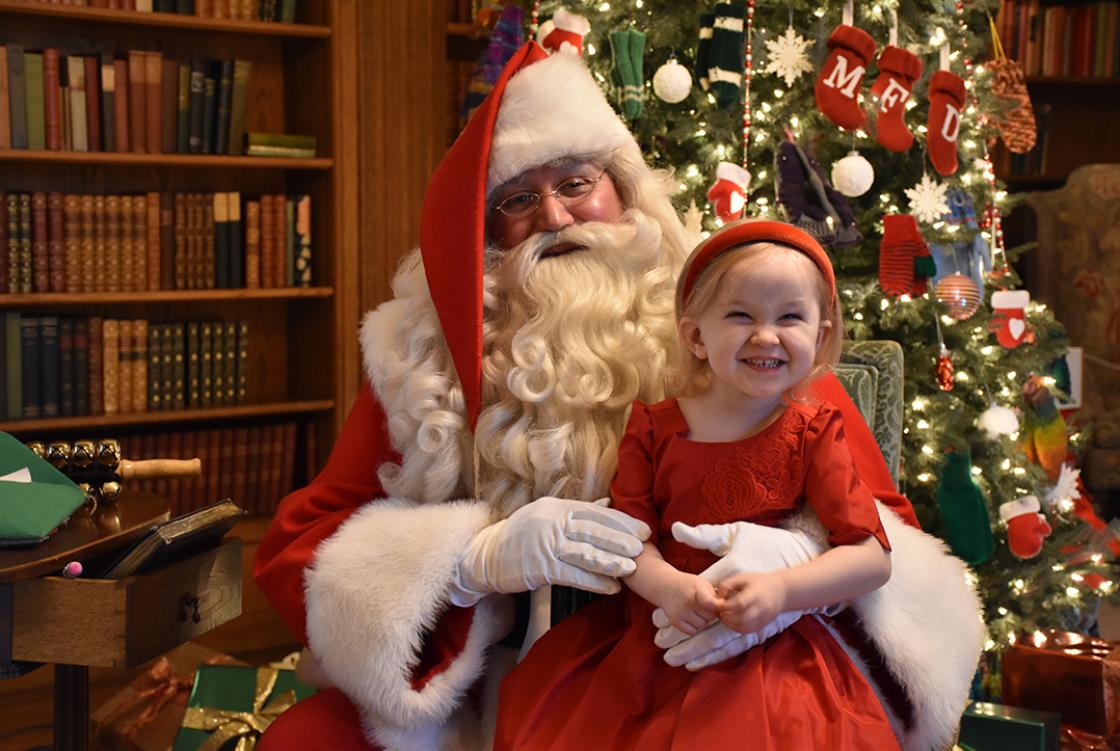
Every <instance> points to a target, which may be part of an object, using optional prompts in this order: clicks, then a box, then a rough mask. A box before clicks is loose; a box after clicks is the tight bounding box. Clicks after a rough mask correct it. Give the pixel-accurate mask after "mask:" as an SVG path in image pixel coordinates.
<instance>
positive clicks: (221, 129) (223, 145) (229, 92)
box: [214, 60, 233, 154]
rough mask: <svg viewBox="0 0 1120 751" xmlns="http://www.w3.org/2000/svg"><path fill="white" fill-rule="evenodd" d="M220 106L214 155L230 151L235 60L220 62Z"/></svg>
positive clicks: (215, 128)
mask: <svg viewBox="0 0 1120 751" xmlns="http://www.w3.org/2000/svg"><path fill="white" fill-rule="evenodd" d="M217 98H218V105H217V109H218V112H217V115H216V120H215V123H214V153H215V154H225V153H227V152H228V150H229V122H230V109H231V106H232V100H233V60H220V61H218V92H217Z"/></svg>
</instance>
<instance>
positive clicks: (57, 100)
mask: <svg viewBox="0 0 1120 751" xmlns="http://www.w3.org/2000/svg"><path fill="white" fill-rule="evenodd" d="M59 60H60V58H59V55H58V50H57V49H54V48H53V47H48V48H47V49H45V50H43V116H44V118H45V119H46V128H47V148H48V149H50V150H51V151H58V150H60V149H61V148H62V86H61V84H60V83H59V80H60V79H59V68H58V66H59ZM0 147H2V144H0Z"/></svg>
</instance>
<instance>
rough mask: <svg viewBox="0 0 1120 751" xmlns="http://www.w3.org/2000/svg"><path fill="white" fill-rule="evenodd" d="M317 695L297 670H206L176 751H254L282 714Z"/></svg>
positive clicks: (199, 679) (201, 670)
mask: <svg viewBox="0 0 1120 751" xmlns="http://www.w3.org/2000/svg"><path fill="white" fill-rule="evenodd" d="M313 693H315V689H314V688H312V687H311V686H308V685H307V684H306V683H302V682H301V681H299V680H298V679H297V678H296V675H295V671H293V670H278V669H276V668H273V667H263V668H253V667H240V666H236V665H201V666H199V668H198V673H197V675H196V676H195V679H194V688H193V689H192V690H191V695H190V698H188V699H187V712H186V714H185V715H184V716H183V725H182V727H180V728H179V734H178V735H177V736H176V737H175V745H174V746H173V747H172V751H219V750H221V751H233V750H234V749H236V751H252V749H253V748H254V747H255V745H256V742H257V739H258V738H260V735H261V733H263V732H264V731H265V729H266V728H267V727H268V726H269V725H270V724H271V723H272V721H273V720H275V719H276V718H277V717H279V716H280V713H281V712H283V711H284V710H285V709H287V708H288V707H290V706H292V705H293V704H295V703H296V702H297V701H299V700H300V699H305V698H307V697H308V696H311V694H313Z"/></svg>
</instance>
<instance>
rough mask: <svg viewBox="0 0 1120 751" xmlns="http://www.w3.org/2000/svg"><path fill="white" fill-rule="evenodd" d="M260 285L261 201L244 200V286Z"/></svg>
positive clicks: (255, 287)
mask: <svg viewBox="0 0 1120 751" xmlns="http://www.w3.org/2000/svg"><path fill="white" fill-rule="evenodd" d="M260 286H261V202H260V201H246V202H245V288H246V289H257V288H258V287H260Z"/></svg>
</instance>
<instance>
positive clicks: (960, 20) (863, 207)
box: [532, 0, 1120, 654]
mask: <svg viewBox="0 0 1120 751" xmlns="http://www.w3.org/2000/svg"><path fill="white" fill-rule="evenodd" d="M997 10H998V2H996V0H982V1H980V2H969V3H963V2H958V3H956V4H955V5H953V4H949V5H946V6H941V5H937V6H933V5H929V6H927V5H922V6H918V5H915V4H906V5H899V4H898V3H895V2H888V1H886V0H881V1H880V2H860V3H855V4H852V5H850V6H848V7H847V8H845V6H844V4H843V3H831V4H828V5H821V4H819V3H815V2H813V3H810V2H804V1H801V0H794V2H792V3H786V2H783V3H781V4H777V3H775V4H767V3H763V2H761V1H760V0H738V1H737V2H724V3H714V2H709V3H699V4H697V3H679V2H674V1H673V0H599V1H595V0H591V1H588V0H566V1H565V2H536V3H533V4H532V13H533V19H534V22H535V20H536V19H537V18H538V17H539V18H541V19H547V18H560V17H562V16H558V15H557V14H558V13H561V14H569V16H579V17H581V18H582V19H585V21H586V26H579V25H578V24H576V25H574V26H573V25H572V24H573V22H571V21H563V22H562V23H561V24H559V25H564V26H571V27H572V28H575V29H576V32H577V34H578V36H579V37H580V38H581V39H582V53H583V55H584V57H585V59H587V60H588V62H589V64H590V66H591V67H592V70H593V72H594V74H595V76H596V77H597V79H598V80H599V82H600V83H601V84H602V86H603V88H604V90H605V91H606V92H607V93H608V95H610V96H611V97H612V98H613V100H614V101H615V103H616V105H617V106H618V109H619V111H620V114H621V116H623V117H624V118H625V119H626V120H627V121H628V123H629V125H630V127H631V129H632V130H633V131H634V133H635V135H636V136H637V138H638V140H639V142H640V143H641V144H642V147H643V150H644V152H645V154H646V155H647V158H648V159H649V161H650V162H651V163H652V164H654V165H655V166H658V167H663V168H666V169H670V170H672V172H673V174H674V176H675V178H676V179H677V181H678V186H679V190H678V193H677V195H676V197H675V200H676V202H677V204H678V207H679V208H680V209H681V211H682V212H683V213H684V215H685V216H686V220H687V221H688V222H689V223H690V224H692V225H693V227H694V228H695V229H697V230H701V231H705V230H706V231H710V230H711V229H713V228H714V227H715V226H717V225H718V224H719V223H720V222H721V221H723V220H724V219H729V218H733V217H734V216H736V215H737V210H741V211H742V213H743V214H744V215H747V216H762V217H766V216H770V217H774V216H778V217H782V218H785V219H788V220H791V221H795V222H796V223H798V224H799V225H800V226H803V227H805V228H806V229H808V230H809V231H812V232H814V233H816V234H817V235H818V237H820V238H821V239H822V242H823V243H825V244H826V245H827V246H828V247H829V251H830V253H831V255H832V257H833V260H834V263H835V265H836V268H837V272H838V276H839V278H840V289H841V294H842V295H843V300H844V303H845V313H846V319H847V324H848V331H847V333H848V335H849V337H850V338H852V339H857V340H865V339H893V340H895V341H898V342H900V343H901V344H902V346H903V349H904V352H905V357H906V375H905V383H904V394H905V396H904V398H905V405H906V410H905V417H904V425H903V457H904V461H903V467H902V468H901V470H900V473H899V483H900V489H901V490H902V491H903V492H905V493H906V494H907V495H908V496H909V497H910V499H911V500H912V501H913V502H914V506H915V510H916V511H917V513H918V515H919V520H920V522H921V523H922V526H923V528H925V529H927V530H929V531H932V532H933V533H935V534H938V535H939V536H941V537H943V538H944V539H946V540H947V542H949V543H950V545H951V546H952V547H953V550H954V552H956V553H957V554H958V555H960V556H961V557H962V558H964V559H965V560H967V561H968V562H969V563H970V564H972V566H973V569H974V571H975V575H976V577H977V578H976V583H977V586H978V587H979V589H980V590H981V591H982V593H983V595H984V599H985V604H986V614H985V615H986V620H987V623H988V627H989V632H990V636H991V640H990V642H989V644H988V648H989V650H990V651H991V652H992V653H993V654H995V653H996V652H998V649H999V648H1000V647H1002V646H1004V645H1006V644H1008V643H1009V642H1010V641H1012V640H1013V639H1014V638H1015V636H1016V634H1023V633H1030V632H1031V631H1032V630H1036V629H1040V628H1044V627H1060V628H1065V629H1068V630H1076V629H1077V628H1079V627H1082V626H1085V625H1086V624H1087V623H1088V621H1089V619H1090V618H1091V614H1092V610H1093V607H1094V604H1095V602H1096V599H1097V598H1098V597H1113V596H1115V594H1116V587H1115V585H1114V584H1113V582H1112V580H1111V577H1110V574H1109V571H1108V567H1107V564H1108V562H1109V561H1110V560H1112V559H1113V558H1114V557H1115V554H1116V552H1117V550H1118V549H1120V546H1118V545H1117V543H1116V531H1115V530H1114V529H1113V528H1112V527H1110V526H1107V525H1105V524H1104V523H1103V522H1101V521H1100V520H1099V519H1097V518H1096V516H1095V514H1094V513H1093V512H1092V507H1091V505H1090V504H1089V502H1088V500H1087V499H1086V498H1085V497H1084V496H1083V495H1082V494H1081V492H1080V490H1081V486H1080V483H1079V481H1078V477H1077V472H1076V470H1072V469H1071V468H1070V466H1069V465H1068V464H1064V460H1065V459H1066V452H1067V448H1068V447H1072V448H1073V449H1074V450H1076V448H1077V446H1078V445H1079V442H1080V439H1081V436H1080V435H1079V434H1078V433H1076V432H1072V434H1070V431H1067V429H1066V425H1065V423H1064V421H1062V418H1061V415H1060V413H1058V411H1057V410H1056V409H1055V404H1054V396H1055V394H1057V395H1059V396H1060V389H1061V387H1062V386H1064V385H1065V384H1064V383H1060V382H1059V380H1058V378H1057V376H1055V375H1054V363H1055V362H1056V361H1058V360H1059V358H1060V357H1061V356H1062V355H1063V354H1064V353H1065V351H1066V348H1067V346H1068V340H1067V338H1066V336H1065V333H1064V330H1063V329H1062V327H1061V325H1060V324H1059V323H1058V322H1057V321H1055V320H1054V318H1053V316H1052V314H1051V313H1050V311H1049V310H1048V309H1047V308H1046V306H1045V305H1042V304H1040V303H1037V302H1035V301H1032V300H1030V299H1029V293H1027V292H1026V291H1025V290H1022V289H1020V288H1019V287H1020V279H1019V278H1018V276H1017V275H1016V273H1015V270H1014V268H1013V266H1012V263H1013V262H1014V260H1015V259H1016V257H1017V256H1018V254H1019V253H1021V252H1023V250H1024V249H1022V248H1005V247H1004V238H1003V231H1002V219H1001V217H1002V215H1003V214H1005V213H1006V212H1007V211H1009V210H1011V208H1013V206H1014V198H1013V197H1012V196H1009V195H1008V193H1007V192H1006V190H1005V189H1004V187H1003V186H1002V185H1001V184H1000V183H999V182H998V180H997V179H996V174H995V169H994V166H993V163H992V158H991V152H990V150H989V144H990V143H992V142H993V141H994V140H995V139H996V138H1001V139H1002V140H1004V142H1005V143H1007V144H1008V145H1012V144H1014V145H1015V147H1016V148H1017V150H1025V149H1026V148H1029V147H1030V145H1031V144H1028V143H1024V142H1023V141H1024V139H1025V134H1027V133H1028V132H1030V134H1031V135H1032V138H1033V123H1032V124H1030V126H1029V127H1028V126H1025V125H1023V123H1021V122H1020V123H1016V122H1014V121H1015V117H1016V116H1017V115H1016V113H1015V112H1014V111H1010V106H1009V104H1008V101H1009V100H1008V96H1010V94H1009V92H1006V91H993V75H992V69H993V68H994V67H996V66H998V65H1007V64H1008V63H1007V61H1003V60H999V59H997V60H994V61H993V60H984V61H983V62H980V59H981V57H980V56H981V55H983V54H985V52H984V51H985V48H986V46H987V45H988V44H989V41H990V39H991V36H990V35H991V27H990V25H989V23H990V22H989V16H988V14H989V13H995V12H996V11H997ZM538 14H539V16H538ZM840 58H843V60H842V61H841V60H840ZM856 67H862V68H864V70H860V71H859V74H858V76H856V77H852V76H851V72H852V70H854V69H855V68H856ZM830 69H831V71H832V73H833V74H834V75H833V76H832V81H831V84H827V83H822V81H825V80H826V73H828V71H829V70H830ZM873 73H877V77H873V76H872V75H871V74H873ZM865 78H866V80H865ZM822 86H823V87H824V88H823V89H822ZM845 89H846V90H847V93H851V94H852V96H851V97H850V99H851V101H848V100H845V98H844V94H845V93H846V92H845V91H844V90H845ZM838 91H839V92H840V93H839V94H838V93H837V92H838ZM1013 93H1014V92H1012V94H1013ZM903 94H905V95H903ZM1022 96H1025V93H1024V94H1023V95H1022ZM837 97H839V98H837ZM888 105H889V106H888ZM950 110H951V112H950ZM1009 111H1010V114H1009ZM869 112H870V113H872V114H871V115H870V116H869V117H867V113H869ZM957 112H959V119H958V120H956V121H955V122H954V121H953V119H954V118H956V115H955V113H957ZM947 113H948V114H947ZM1018 115H1022V112H1021V111H1020V112H1018ZM865 117H866V122H864V118H865ZM931 123H932V124H934V127H935V132H933V133H931V132H930V128H929V125H930V124H931ZM958 125H959V131H957V133H956V134H955V141H947V140H946V137H945V136H946V133H948V132H949V131H950V130H951V129H950V126H953V127H956V126H958ZM721 186H722V187H721ZM802 204H803V205H802Z"/></svg>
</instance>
